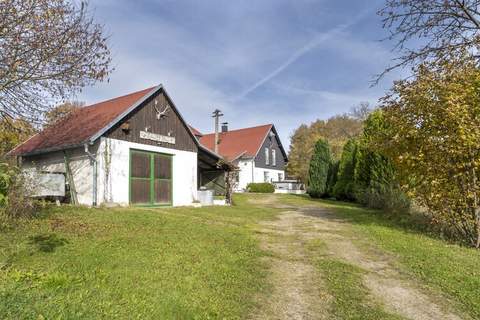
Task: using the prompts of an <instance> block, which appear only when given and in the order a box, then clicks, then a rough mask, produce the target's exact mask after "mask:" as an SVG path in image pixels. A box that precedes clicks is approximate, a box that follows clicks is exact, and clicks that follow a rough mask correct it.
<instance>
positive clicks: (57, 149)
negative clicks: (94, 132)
mask: <svg viewBox="0 0 480 320" xmlns="http://www.w3.org/2000/svg"><path fill="white" fill-rule="evenodd" d="M83 145H85V142H81V143H76V144H70V145H64V146H58V147H52V148H46V149H37V150H35V151H31V152H25V153H20V154H18V155H17V156H22V157H25V156H35V155H39V154H44V153H50V152H55V151H61V150H69V149H75V148H79V147H82V146H83Z"/></svg>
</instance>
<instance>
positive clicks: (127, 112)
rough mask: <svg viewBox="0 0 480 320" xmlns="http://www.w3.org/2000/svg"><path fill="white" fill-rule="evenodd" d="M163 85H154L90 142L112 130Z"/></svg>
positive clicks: (90, 140)
mask: <svg viewBox="0 0 480 320" xmlns="http://www.w3.org/2000/svg"><path fill="white" fill-rule="evenodd" d="M162 88H163V85H162V84H159V85H158V86H156V87H154V88H153V89H152V90H150V91H149V92H148V93H147V94H146V95H144V96H143V97H141V98H140V99H138V100H137V101H136V102H135V103H134V104H133V105H131V106H130V107H129V108H128V109H127V110H125V111H124V112H122V113H121V114H120V115H119V116H117V117H116V118H115V119H113V120H112V121H110V123H109V124H107V125H106V126H105V127H103V128H102V129H100V130H99V131H98V132H97V133H95V134H94V135H93V136H91V137H90V139H88V142H89V143H90V144H92V143H94V142H95V141H96V140H97V139H98V138H100V137H101V136H102V135H103V134H104V133H105V132H107V131H108V130H110V129H111V128H112V127H113V126H115V125H116V124H117V123H118V122H120V121H121V120H122V119H123V118H125V117H126V116H127V115H128V114H130V112H132V111H133V110H135V109H136V108H138V107H139V106H140V105H141V104H142V103H144V102H145V100H147V99H148V98H150V97H151V96H152V95H153V94H155V93H156V92H157V91H158V90H160V89H162Z"/></svg>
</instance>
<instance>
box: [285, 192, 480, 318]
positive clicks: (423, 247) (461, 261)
mask: <svg viewBox="0 0 480 320" xmlns="http://www.w3.org/2000/svg"><path fill="white" fill-rule="evenodd" d="M283 201H284V202H286V203H289V204H292V205H295V204H297V205H300V204H302V205H306V204H310V205H312V204H317V205H321V206H328V207H329V208H331V209H332V210H334V211H335V212H336V213H337V214H338V215H339V216H340V217H343V218H344V219H346V220H348V221H349V222H350V223H351V224H352V232H354V233H356V234H362V235H363V236H364V237H365V238H366V239H367V240H369V241H372V242H373V243H375V244H376V245H377V246H378V247H379V248H381V249H383V250H385V251H386V252H389V253H391V254H392V255H393V256H395V257H397V260H398V261H399V264H400V265H399V267H400V268H402V269H403V270H404V271H405V272H406V273H407V274H410V275H411V276H413V277H414V278H416V279H418V280H420V281H419V283H423V284H424V285H426V286H428V287H430V288H432V289H433V290H436V291H439V292H442V293H443V294H444V295H446V296H447V297H449V298H450V299H451V300H453V301H454V303H455V304H456V305H457V307H458V308H459V309H461V310H463V311H465V312H466V313H468V314H469V315H470V316H472V317H473V318H475V319H478V318H480V267H479V266H480V251H479V250H476V249H473V248H467V247H463V246H460V245H457V244H452V243H449V242H446V241H444V240H442V239H438V238H435V237H434V236H432V235H428V234H423V233H421V232H419V231H418V230H415V228H409V227H408V224H407V223H405V220H404V219H405V218H403V221H399V220H397V219H392V218H391V217H388V216H387V215H385V214H384V213H382V212H380V211H376V210H367V209H364V208H362V207H360V206H357V205H355V204H350V203H342V202H335V201H321V200H312V199H309V198H307V197H299V196H286V197H284V198H283Z"/></svg>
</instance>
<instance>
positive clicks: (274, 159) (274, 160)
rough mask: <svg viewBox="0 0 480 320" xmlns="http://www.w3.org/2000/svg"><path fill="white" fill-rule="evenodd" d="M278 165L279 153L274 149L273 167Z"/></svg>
mask: <svg viewBox="0 0 480 320" xmlns="http://www.w3.org/2000/svg"><path fill="white" fill-rule="evenodd" d="M276 165H277V152H276V150H275V149H272V166H276Z"/></svg>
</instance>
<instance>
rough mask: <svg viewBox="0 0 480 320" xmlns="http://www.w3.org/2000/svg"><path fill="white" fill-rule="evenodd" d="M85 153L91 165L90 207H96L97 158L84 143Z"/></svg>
mask: <svg viewBox="0 0 480 320" xmlns="http://www.w3.org/2000/svg"><path fill="white" fill-rule="evenodd" d="M84 146H85V153H86V154H87V156H88V158H89V159H90V163H91V164H92V170H93V171H92V176H93V188H92V206H94V207H96V206H97V158H96V156H95V155H94V154H93V153H91V152H90V151H89V150H88V144H87V143H85V145H84Z"/></svg>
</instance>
